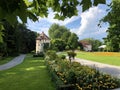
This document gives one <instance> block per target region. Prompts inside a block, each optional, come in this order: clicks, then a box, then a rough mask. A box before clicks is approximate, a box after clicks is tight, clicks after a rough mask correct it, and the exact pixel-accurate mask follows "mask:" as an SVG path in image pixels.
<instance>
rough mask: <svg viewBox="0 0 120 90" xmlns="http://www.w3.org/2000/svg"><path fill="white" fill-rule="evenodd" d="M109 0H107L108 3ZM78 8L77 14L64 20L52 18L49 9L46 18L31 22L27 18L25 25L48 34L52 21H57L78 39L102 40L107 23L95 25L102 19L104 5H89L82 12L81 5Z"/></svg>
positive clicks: (104, 11)
mask: <svg viewBox="0 0 120 90" xmlns="http://www.w3.org/2000/svg"><path fill="white" fill-rule="evenodd" d="M110 1H111V0H107V3H110ZM77 8H78V10H79V15H78V16H73V17H72V18H66V19H65V20H64V21H59V20H57V19H53V17H54V12H52V10H49V15H48V17H47V18H39V21H36V22H33V21H31V20H28V22H27V27H28V28H29V29H31V30H33V31H36V32H38V33H41V32H42V31H44V32H45V33H46V34H47V35H48V30H49V28H50V26H51V25H52V24H53V23H58V24H60V25H64V26H66V27H67V28H69V29H70V31H71V32H74V33H76V34H77V35H78V37H79V39H80V40H81V39H84V38H95V39H99V40H102V38H104V37H106V35H107V33H106V30H107V28H108V23H105V24H103V25H102V27H101V28H99V27H98V26H97V25H98V23H99V20H100V19H102V18H103V17H104V16H105V15H106V14H107V12H106V9H107V8H108V7H107V6H106V5H103V4H100V5H98V6H97V7H91V8H90V9H89V10H87V11H85V12H82V10H81V7H80V6H79V7H77Z"/></svg>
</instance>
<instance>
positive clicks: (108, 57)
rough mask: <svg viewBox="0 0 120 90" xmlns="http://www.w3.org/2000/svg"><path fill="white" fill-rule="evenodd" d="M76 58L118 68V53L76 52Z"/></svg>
mask: <svg viewBox="0 0 120 90" xmlns="http://www.w3.org/2000/svg"><path fill="white" fill-rule="evenodd" d="M77 58H83V59H87V60H91V61H95V62H100V63H105V64H111V65H116V66H120V53H115V52H77Z"/></svg>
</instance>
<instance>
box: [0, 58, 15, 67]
mask: <svg viewBox="0 0 120 90" xmlns="http://www.w3.org/2000/svg"><path fill="white" fill-rule="evenodd" d="M13 58H14V57H4V58H2V59H0V65H2V64H5V63H7V62H9V61H11V60H12V59H13Z"/></svg>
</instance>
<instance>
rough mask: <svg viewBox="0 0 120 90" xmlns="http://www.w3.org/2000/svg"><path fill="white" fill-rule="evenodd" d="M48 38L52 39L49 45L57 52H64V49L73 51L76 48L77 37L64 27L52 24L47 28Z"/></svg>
mask: <svg viewBox="0 0 120 90" xmlns="http://www.w3.org/2000/svg"><path fill="white" fill-rule="evenodd" d="M49 36H50V38H51V39H52V41H51V45H52V46H53V47H57V48H58V50H60V51H61V50H64V49H65V48H66V47H69V49H75V48H77V46H78V36H77V35H76V34H75V33H72V32H70V30H69V29H67V28H66V27H65V26H60V25H58V24H52V25H51V27H50V28H49Z"/></svg>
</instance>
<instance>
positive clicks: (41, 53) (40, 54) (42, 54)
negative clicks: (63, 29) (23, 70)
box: [33, 52, 45, 57]
mask: <svg viewBox="0 0 120 90" xmlns="http://www.w3.org/2000/svg"><path fill="white" fill-rule="evenodd" d="M44 56H45V54H44V53H43V52H40V53H37V54H34V55H33V57H44Z"/></svg>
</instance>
